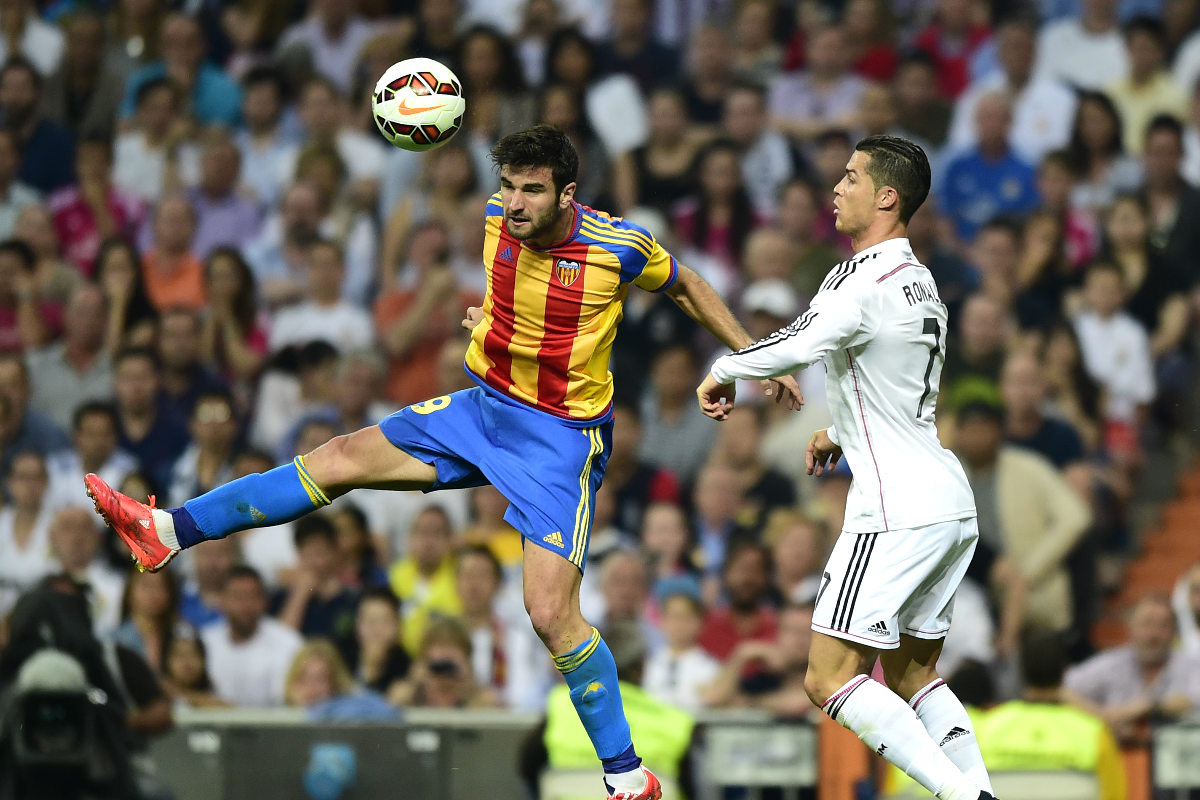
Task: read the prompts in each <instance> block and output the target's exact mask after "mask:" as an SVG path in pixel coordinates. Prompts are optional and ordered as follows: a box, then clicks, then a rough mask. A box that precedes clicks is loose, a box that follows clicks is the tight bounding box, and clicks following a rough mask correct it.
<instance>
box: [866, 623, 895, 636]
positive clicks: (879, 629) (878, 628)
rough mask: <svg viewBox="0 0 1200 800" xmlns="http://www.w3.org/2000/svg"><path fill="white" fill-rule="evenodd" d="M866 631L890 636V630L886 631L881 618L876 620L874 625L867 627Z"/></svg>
mask: <svg viewBox="0 0 1200 800" xmlns="http://www.w3.org/2000/svg"><path fill="white" fill-rule="evenodd" d="M867 633H873V634H875V635H876V636H891V635H892V634H891V632H890V631H888V628H887V623H886V622H883V621H882V620H881V621H879V622H876V623H875V624H874V625H872V626H871V627H869V628H867Z"/></svg>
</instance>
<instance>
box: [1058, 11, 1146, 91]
mask: <svg viewBox="0 0 1200 800" xmlns="http://www.w3.org/2000/svg"><path fill="white" fill-rule="evenodd" d="M1080 5H1081V11H1082V13H1081V14H1080V15H1079V16H1078V17H1067V18H1064V19H1060V20H1056V21H1054V22H1049V23H1047V24H1046V25H1044V26H1043V27H1042V28H1041V30H1040V31H1039V32H1038V48H1037V49H1038V61H1037V67H1036V70H1035V71H1036V72H1038V73H1040V74H1042V75H1045V76H1046V77H1048V78H1052V79H1057V80H1060V81H1062V82H1063V83H1065V84H1067V85H1069V86H1072V87H1074V88H1077V89H1085V90H1098V89H1102V88H1104V87H1105V86H1108V85H1109V84H1111V83H1113V82H1115V81H1119V80H1122V79H1124V78H1125V77H1126V76H1127V75H1128V74H1129V57H1128V55H1127V54H1126V51H1125V42H1124V38H1123V37H1122V36H1121V26H1120V21H1119V19H1118V17H1117V4H1116V3H1114V2H1112V0H1082V2H1081V3H1080Z"/></svg>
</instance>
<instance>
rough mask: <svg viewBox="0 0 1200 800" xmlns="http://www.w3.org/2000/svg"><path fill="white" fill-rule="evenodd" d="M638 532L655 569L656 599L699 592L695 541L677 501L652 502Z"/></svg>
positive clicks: (653, 589)
mask: <svg viewBox="0 0 1200 800" xmlns="http://www.w3.org/2000/svg"><path fill="white" fill-rule="evenodd" d="M606 494H607V492H606ZM597 505H599V503H597ZM637 532H638V535H639V538H640V539H641V545H642V550H643V552H644V553H645V555H646V557H647V560H648V561H649V568H650V570H651V571H652V578H651V580H652V584H651V592H652V594H653V596H654V599H655V601H656V602H659V603H662V602H663V601H664V600H665V599H666V597H667V595H668V594H670V593H671V592H677V591H686V592H690V593H694V594H695V595H697V596H699V594H700V571H699V570H698V569H696V566H695V564H693V563H692V547H693V545H694V542H693V541H692V539H693V537H692V530H691V527H690V526H689V525H688V519H687V514H685V513H684V511H683V509H682V508H680V507H679V506H678V505H675V504H674V503H662V502H659V503H651V504H650V505H649V506H647V507H646V513H645V515H644V516H643V518H642V526H641V528H639V529H637Z"/></svg>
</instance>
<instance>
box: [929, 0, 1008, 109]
mask: <svg viewBox="0 0 1200 800" xmlns="http://www.w3.org/2000/svg"><path fill="white" fill-rule="evenodd" d="M991 36H992V31H991V29H990V28H989V27H988V26H987V24H986V23H984V22H981V21H979V20H977V19H976V18H975V4H974V3H972V2H971V0H939V2H938V7H937V15H936V16H935V18H934V20H933V22H931V23H930V24H929V26H928V27H926V28H925V30H923V31H921V33H919V34H918V35H917V38H916V41H915V42H913V45H914V46H915V48H916V49H917V50H923V51H924V52H926V53H928V54H929V56H930V58H932V59H933V62H934V67H935V68H936V70H937V80H938V90H939V91H940V92H941V93H942V95H943V96H945V97H948V98H951V99H953V98H955V97H958V95H959V94H960V93H962V91H963V89H966V88H967V84H968V83H970V82H971V74H970V66H971V59H972V58H973V57H974V56H975V54H976V53H978V52H979V49H980V48H981V47H983V45H984V44H986V43H987V41H988V39H990V38H991Z"/></svg>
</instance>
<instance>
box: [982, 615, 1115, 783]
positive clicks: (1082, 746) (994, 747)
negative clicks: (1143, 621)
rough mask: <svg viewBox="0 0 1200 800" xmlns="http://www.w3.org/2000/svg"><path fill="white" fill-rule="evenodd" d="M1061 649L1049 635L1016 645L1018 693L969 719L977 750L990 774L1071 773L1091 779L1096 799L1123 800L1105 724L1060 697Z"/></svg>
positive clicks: (1064, 656)
mask: <svg viewBox="0 0 1200 800" xmlns="http://www.w3.org/2000/svg"><path fill="white" fill-rule="evenodd" d="M1066 666H1067V653H1066V648H1065V647H1064V646H1063V643H1062V640H1061V637H1059V636H1058V635H1056V634H1053V633H1045V632H1041V633H1038V632H1032V633H1030V634H1029V635H1027V636H1025V637H1024V640H1023V641H1022V644H1021V677H1022V678H1023V680H1024V691H1023V692H1022V693H1021V698H1020V699H1018V700H1010V701H1008V702H1007V703H1001V704H1000V705H999V706H996V707H995V708H993V709H991V710H990V711H988V712H987V713H986V714H982V715H979V716H978V717H977V718H976V719H975V720H973V721H974V723H975V735H976V737H977V738H978V739H979V749H980V750H981V751H982V753H983V757H984V759H985V760H986V761H987V765H988V768H989V769H990V770H993V771H996V772H1006V771H1016V772H1021V771H1026V772H1029V771H1040V770H1073V771H1077V772H1082V773H1085V774H1086V773H1092V774H1094V775H1095V776H1096V778H1097V783H1098V785H1097V787H1096V788H1097V790H1098V794H1097V795H1096V797H1097V800H1124V798H1125V792H1126V783H1125V770H1124V767H1123V766H1122V763H1121V754H1120V752H1119V751H1118V749H1117V742H1116V740H1115V739H1114V738H1113V735H1112V731H1110V730H1109V729H1108V726H1107V725H1106V724H1105V720H1104V719H1102V718H1101V717H1099V716H1096V715H1094V714H1089V713H1088V712H1086V711H1083V710H1081V709H1078V708H1074V707H1072V706H1071V705H1070V704H1069V703H1068V702H1067V701H1066V699H1065V698H1064V697H1063V688H1062V684H1063V674H1064V672H1065V670H1066Z"/></svg>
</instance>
